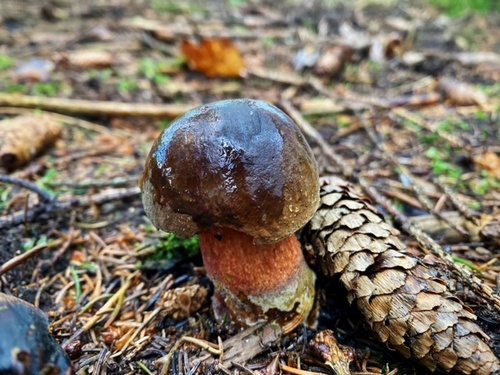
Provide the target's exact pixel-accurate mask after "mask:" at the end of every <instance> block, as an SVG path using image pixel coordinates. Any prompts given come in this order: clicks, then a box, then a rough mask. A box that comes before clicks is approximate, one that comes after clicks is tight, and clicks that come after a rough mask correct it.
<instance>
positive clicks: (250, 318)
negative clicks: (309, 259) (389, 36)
mask: <svg viewBox="0 0 500 375" xmlns="http://www.w3.org/2000/svg"><path fill="white" fill-rule="evenodd" d="M139 184H140V187H141V190H142V193H143V203H144V209H145V212H146V214H147V216H148V217H149V218H150V220H151V222H152V223H153V224H154V225H155V226H156V227H157V228H159V229H161V230H164V231H168V232H173V233H175V234H177V235H178V236H180V237H184V238H186V237H190V236H193V235H195V234H199V237H200V249H201V254H202V258H203V262H204V265H205V268H206V272H207V275H208V277H209V278H210V279H211V280H212V282H213V283H214V287H215V293H214V299H213V300H214V302H215V303H214V307H215V309H214V310H215V313H216V317H218V318H219V319H222V318H223V315H224V314H225V313H226V312H228V313H229V315H230V316H231V318H232V319H233V320H234V321H235V322H236V323H239V324H241V325H245V326H250V325H254V324H256V323H258V322H260V321H275V322H277V323H278V324H280V325H281V327H282V329H283V330H284V331H285V332H289V331H291V330H293V329H294V328H295V327H296V326H297V325H299V324H300V323H302V322H303V321H304V320H305V318H306V317H307V316H308V314H309V312H310V310H311V308H312V306H313V301H314V290H315V289H314V283H315V275H314V273H313V271H312V270H311V269H310V268H309V267H308V265H307V263H306V262H305V259H304V256H303V252H302V248H301V245H300V242H299V241H298V239H297V237H296V235H295V232H297V231H298V230H300V229H301V228H302V227H303V226H304V225H305V224H306V223H307V222H308V221H309V220H310V218H311V217H312V216H313V214H314V213H315V212H316V209H317V208H318V206H319V178H318V170H317V165H316V162H315V159H314V156H313V154H312V152H311V149H310V147H309V145H308V144H307V142H306V140H305V139H304V137H303V135H302V134H301V133H300V130H299V129H298V127H297V126H296V124H295V123H294V122H293V121H292V120H291V119H290V118H289V117H288V116H287V115H286V114H285V113H283V112H282V111H281V110H279V109H278V108H276V107H275V106H273V105H271V104H269V103H266V102H263V101H259V100H250V99H235V100H223V101H218V102H215V103H211V104H207V105H203V106H201V107H198V108H196V109H193V110H191V111H189V112H187V113H186V114H185V115H183V116H181V117H179V118H178V119H176V120H175V121H174V122H173V123H172V124H171V126H170V127H169V128H168V129H166V130H164V131H163V133H162V134H161V135H160V136H159V137H158V139H156V141H155V142H154V144H153V146H152V149H151V151H150V153H149V156H148V158H147V161H146V165H145V169H144V172H143V174H142V176H141V179H140V181H139Z"/></svg>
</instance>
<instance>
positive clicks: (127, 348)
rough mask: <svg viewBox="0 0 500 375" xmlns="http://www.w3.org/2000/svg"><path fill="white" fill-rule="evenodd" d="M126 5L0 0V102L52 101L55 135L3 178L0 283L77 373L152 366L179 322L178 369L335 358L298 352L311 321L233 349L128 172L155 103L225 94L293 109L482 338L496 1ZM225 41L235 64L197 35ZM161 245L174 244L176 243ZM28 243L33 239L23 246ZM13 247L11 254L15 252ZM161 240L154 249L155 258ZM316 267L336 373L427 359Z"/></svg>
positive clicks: (494, 151) (191, 263)
mask: <svg viewBox="0 0 500 375" xmlns="http://www.w3.org/2000/svg"><path fill="white" fill-rule="evenodd" d="M16 4H17V3H16ZM137 6H138V5H137V4H128V6H125V5H121V6H120V5H115V6H106V5H101V6H98V5H94V6H92V7H90V6H89V7H88V8H85V7H83V8H82V9H78V10H76V9H70V8H65V7H61V8H51V7H45V8H44V9H43V11H40V9H38V8H37V7H30V6H27V7H24V8H23V9H22V13H21V11H20V9H19V8H16V6H14V5H12V6H10V7H8V8H7V9H6V11H4V9H2V12H1V14H2V16H3V17H4V19H3V21H4V23H5V24H6V25H7V26H9V28H8V29H7V30H8V32H5V33H4V34H2V35H1V36H0V37H1V38H2V44H3V47H2V48H3V49H2V54H3V56H4V55H5V56H9V57H10V58H12V59H13V60H14V61H13V62H12V63H11V64H10V66H9V64H8V62H7V63H6V64H5V65H6V67H5V68H3V70H2V71H1V72H0V74H2V83H1V86H2V92H4V93H5V94H2V96H1V97H0V102H1V103H2V107H1V109H2V113H3V114H4V115H5V117H13V116H17V115H28V116H34V117H35V119H36V116H38V115H39V112H40V109H41V110H46V111H49V112H50V111H56V112H59V113H63V114H64V115H65V117H64V116H61V115H57V116H56V115H54V118H55V119H56V120H55V121H60V122H61V123H62V124H64V132H63V135H62V137H61V138H59V139H58V140H57V141H56V142H55V145H54V146H53V147H52V148H50V149H48V150H46V151H45V152H44V153H43V154H42V155H41V156H40V157H38V158H36V159H32V160H31V161H30V162H29V164H27V165H26V166H25V167H22V168H21V169H18V170H16V171H14V172H13V173H11V174H10V175H9V176H8V177H10V179H6V180H5V183H4V184H2V185H1V187H2V203H1V204H2V211H3V212H2V217H1V222H0V226H1V228H2V237H3V238H4V239H5V240H4V241H3V243H4V245H3V250H4V251H2V263H3V266H2V279H1V282H2V291H3V292H6V293H12V294H14V295H16V296H19V297H21V298H23V299H26V300H28V301H30V302H33V303H35V304H36V305H38V306H40V307H41V308H42V309H43V310H44V311H46V312H47V313H48V314H49V318H50V321H51V330H52V332H53V333H54V335H55V336H56V338H57V339H58V340H59V341H60V342H62V343H63V345H64V346H65V348H66V350H67V351H68V353H69V354H70V356H71V358H72V360H73V363H74V365H75V366H76V368H79V371H81V373H85V372H92V373H98V372H100V371H103V370H104V369H105V370H106V371H107V372H112V373H118V372H120V373H134V372H138V371H141V370H143V371H147V369H149V370H150V371H152V372H159V371H161V368H162V367H164V362H165V360H166V357H165V356H166V355H167V354H168V353H169V352H170V349H171V348H172V347H173V346H174V345H175V344H176V342H178V340H179V339H180V338H181V337H183V336H189V337H190V338H191V339H189V340H186V339H184V341H180V342H178V344H177V345H175V348H176V349H177V350H176V351H174V352H172V353H170V354H171V357H169V358H170V360H171V365H172V366H171V367H172V368H173V369H174V370H175V371H177V372H179V373H189V372H190V371H191V370H192V371H193V372H195V371H200V372H202V371H204V372H205V373H213V372H217V371H218V372H224V369H225V368H229V367H231V366H232V368H231V370H230V371H237V372H241V373H244V372H248V371H249V370H252V371H256V372H258V373H275V372H277V371H278V370H279V369H280V368H281V369H282V370H283V371H289V372H293V371H295V372H297V371H298V372H297V373H306V372H301V371H310V372H316V373H318V372H319V373H321V372H323V373H325V372H326V373H328V372H329V371H332V367H331V365H328V362H329V361H328V360H327V359H326V358H327V357H328V356H326V355H324V352H321V351H318V350H315V348H317V347H318V346H320V345H319V344H318V341H313V342H311V343H310V341H311V340H312V339H313V338H314V331H312V330H305V329H301V330H298V331H297V332H295V334H293V335H289V336H286V337H284V338H280V336H279V332H277V333H276V335H277V336H276V337H275V334H274V333H273V332H275V331H274V330H271V331H269V329H267V331H266V329H264V328H260V329H261V330H264V331H265V332H267V334H266V335H263V334H262V333H260V334H259V336H257V337H258V338H262V337H265V339H264V340H262V339H259V340H256V341H255V345H254V347H255V346H256V347H260V342H262V341H264V342H266V343H267V345H268V346H266V348H268V349H266V350H265V351H264V352H263V353H261V354H260V355H257V354H254V353H252V355H251V356H250V357H249V358H245V357H244V356H241V352H245V351H246V350H242V349H241V346H239V345H241V341H240V342H238V340H234V339H235V338H238V336H235V335H236V334H237V332H238V330H237V329H236V328H235V327H232V326H230V325H223V326H219V325H217V324H216V323H215V322H214V321H213V320H212V319H211V316H210V309H209V307H210V302H209V295H210V293H211V285H210V283H209V282H208V281H207V279H206V278H205V276H204V272H203V268H202V264H201V261H200V259H199V257H198V256H197V255H196V244H195V243H194V244H193V243H180V244H178V243H176V241H175V240H173V239H172V238H171V237H169V236H168V235H166V234H163V233H160V232H156V231H155V230H154V229H153V228H152V227H151V225H149V224H148V222H147V220H146V219H145V218H144V216H143V211H142V205H141V202H140V198H139V192H138V189H137V187H136V179H137V177H138V176H139V174H140V172H141V170H142V166H143V163H144V160H145V155H146V153H147V151H148V149H149V147H150V145H151V143H152V141H153V139H154V138H155V137H156V136H157V135H158V134H159V129H160V128H161V127H162V126H163V127H164V126H167V124H168V121H165V120H169V119H170V118H171V116H169V115H168V113H176V114H180V113H183V112H184V111H185V110H186V109H187V108H189V107H192V106H196V105H199V104H201V103H206V102H210V101H214V100H218V99H224V98H236V97H253V98H258V99H263V100H268V101H270V102H273V103H275V104H277V105H279V106H281V107H282V108H283V109H285V110H286V111H287V112H288V113H289V115H291V116H292V117H293V118H294V120H296V121H298V122H300V121H301V120H303V124H302V125H304V126H305V127H304V128H303V131H304V132H305V133H306V135H307V136H308V137H309V138H308V139H309V140H310V142H311V144H312V145H313V147H314V150H315V152H316V156H317V159H318V161H319V164H320V166H321V173H322V174H323V175H331V174H336V175H343V176H344V177H345V178H347V179H349V180H351V182H353V183H354V184H355V185H357V186H358V187H359V186H361V187H362V188H363V189H364V191H365V193H366V194H368V195H369V196H370V198H371V200H372V201H373V202H374V203H375V204H376V205H377V207H378V209H379V210H380V212H381V213H382V214H384V215H386V216H387V217H388V218H389V217H392V218H393V219H394V224H395V225H396V227H397V228H399V229H400V230H401V233H400V235H401V239H403V240H404V241H405V242H406V243H407V244H408V247H409V251H410V252H411V253H412V254H414V255H418V256H421V257H423V259H424V261H425V262H426V263H428V264H431V265H432V266H433V267H434V268H433V269H435V270H436V272H437V273H438V274H439V276H440V277H441V278H443V279H444V280H445V281H446V283H447V284H448V285H449V287H450V289H451V291H452V293H454V294H455V295H456V296H457V297H459V298H461V299H463V300H464V301H465V302H466V303H467V304H468V305H469V306H470V307H471V309H472V310H473V311H474V312H475V313H476V314H477V315H478V317H479V319H478V323H479V325H480V326H481V327H482V328H483V330H484V331H485V332H486V333H487V334H488V335H489V336H490V337H491V346H492V348H493V350H494V351H495V352H496V354H497V356H498V355H499V352H498V340H499V337H498V333H497V332H498V331H499V327H498V321H499V319H498V300H495V297H494V296H495V291H497V290H498V283H499V278H498V260H497V252H498V233H499V229H498V228H499V224H498V223H499V218H498V215H499V214H498V207H499V205H500V204H499V201H500V197H499V192H498V191H499V188H498V178H497V177H495V176H498V168H499V167H498V155H499V151H500V150H499V148H498V141H497V140H498V138H499V134H498V132H499V127H498V99H497V97H498V90H499V88H498V84H497V83H496V82H497V81H498V77H499V74H500V73H499V69H500V68H499V63H498V59H499V58H498V55H496V54H495V53H493V52H489V51H495V50H497V49H498V48H496V49H495V47H498V45H495V43H498V42H497V40H498V34H499V28H498V21H496V22H497V23H496V24H495V18H494V17H492V18H488V17H479V16H471V17H470V18H466V19H452V20H449V19H446V18H444V19H443V16H442V15H439V14H438V13H436V12H434V11H432V9H430V8H429V7H428V6H426V5H419V6H416V5H411V6H410V5H408V4H405V6H404V7H403V6H401V5H400V6H395V7H392V8H390V7H388V8H386V7H382V6H375V5H370V6H365V7H361V6H359V7H357V8H356V10H355V11H353V9H352V8H351V7H349V6H337V7H332V8H331V9H329V10H325V9H321V7H320V6H319V5H316V6H315V7H312V8H307V9H304V7H302V8H300V7H298V8H294V7H291V8H287V9H286V10H279V9H275V8H270V7H266V6H265V5H264V4H259V5H255V6H247V7H240V8H238V7H227V8H224V9H223V11H221V9H218V11H217V12H215V13H214V12H210V11H209V10H205V11H204V12H196V11H194V10H193V9H184V10H182V9H180V11H178V12H176V13H172V9H170V12H166V11H165V12H160V11H158V10H157V11H151V10H148V9H142V10H141V11H140V12H138V11H137V9H136V8H134V7H137ZM2 7H4V5H3V4H2ZM424 11H425V12H424ZM26 12H28V13H30V14H32V17H30V18H27V17H26ZM137 14H140V15H141V16H140V17H137ZM322 16H324V17H322ZM66 17H69V18H68V20H69V19H71V20H78V22H71V23H69V22H68V20H66V19H65V18H66ZM61 30H64V32H62V31H61ZM257 30H258V31H259V33H257V32H256V31H257ZM484 30H488V32H485V31H484ZM438 31H439V32H438ZM257 35H258V36H257ZM219 40H221V42H219ZM228 41H230V42H231V45H234V47H233V48H235V50H236V51H239V52H240V53H241V55H242V57H243V61H244V63H245V66H244V67H242V66H239V67H238V66H236V67H235V64H238V63H237V62H236V63H235V61H240V60H234V59H232V60H230V62H229V63H228V62H227V61H225V60H224V59H222V58H221V57H220V55H217V54H216V53H215V52H214V51H217V50H220V47H219V46H220V45H225V46H227V43H229V42H228ZM28 43H30V44H28ZM182 43H190V44H189V45H190V46H196V45H198V46H205V49H206V50H210V52H209V53H208V54H205V55H203V52H199V53H198V54H197V55H196V56H200V55H202V58H203V59H207V58H209V57H208V56H212V55H213V56H218V57H217V59H221V60H222V62H221V61H220V60H217V61H218V62H217V63H215V62H214V64H217V67H218V68H219V69H221V70H222V71H226V70H227V69H225V65H226V64H228V65H229V70H230V71H232V72H235V71H236V72H237V75H239V76H243V77H237V78H218V77H212V76H214V75H215V76H217V75H218V74H214V72H207V71H203V69H199V70H201V71H202V72H193V71H192V70H190V69H189V68H188V66H189V67H190V68H191V69H196V68H197V66H198V67H199V66H200V64H195V63H194V62H193V61H191V62H190V61H188V63H187V64H186V61H185V58H183V51H182V48H181V46H182ZM207 46H209V47H207ZM96 51H97V52H99V53H97V52H96ZM102 51H106V52H107V54H106V53H103V52H102ZM472 51H474V52H472ZM477 51H479V52H477ZM184 53H186V52H185V51H184ZM231 55H232V56H234V54H231ZM187 58H188V59H190V58H192V57H191V56H190V55H189V54H187ZM194 58H196V57H194ZM35 59H38V60H35ZM2 60H7V58H5V59H2ZM33 60H35V61H34V62H33ZM28 63H30V65H27V67H28V68H29V69H27V68H26V65H25V64H28ZM22 65H24V69H21V67H22ZM186 65H188V66H186ZM236 68H238V69H236ZM27 72H28V73H27ZM205 74H206V75H209V76H210V78H207V77H206V76H205ZM222 75H223V76H224V74H222ZM16 91H17V92H21V93H22V94H25V95H28V96H18V95H13V94H12V93H13V92H16ZM32 96H38V97H39V98H37V99H36V100H32ZM50 97H53V98H65V99H74V100H84V101H83V102H82V101H80V102H75V101H70V100H67V101H66V102H65V101H64V100H57V99H56V100H53V99H52V98H50ZM50 99H52V101H50ZM90 101H91V102H90ZM109 102H125V103H134V104H133V105H132V104H131V105H130V106H127V107H120V106H118V105H113V103H109ZM54 103H55V104H54ZM151 103H153V104H160V103H161V104H164V105H166V106H167V107H166V108H165V107H163V106H162V107H154V108H153V109H151V107H148V106H149V105H150V104H151ZM53 105H55V107H54V106H53ZM26 107H27V108H33V107H37V108H40V109H39V110H36V111H33V110H31V109H27V108H26ZM144 108H147V109H148V108H149V109H148V110H144ZM167 109H168V110H170V111H173V112H166V111H167ZM175 109H177V110H178V111H177V112H175ZM114 110H116V111H115V112H114ZM159 113H160V115H158V114H159ZM134 114H136V115H137V116H133V115H134ZM69 116H71V117H69ZM162 116H163V117H162ZM166 117H169V118H168V119H166ZM162 120H163V121H162ZM34 121H36V120H34ZM308 125H312V126H314V129H316V131H318V132H319V133H316V132H314V131H311V128H308V127H307V126H308ZM308 131H309V132H308ZM318 134H319V135H320V137H319V136H318ZM325 144H326V146H327V147H325ZM0 152H1V150H0ZM20 181H22V182H26V181H27V182H28V183H29V182H31V183H33V184H32V185H30V184H22V183H19V182H20ZM46 194H50V196H53V197H55V198H56V199H49V198H47V195H46ZM384 198H388V199H389V201H386V200H384ZM443 218H444V219H445V220H443ZM448 218H449V219H448ZM423 219H425V220H426V221H424V220H423ZM414 222H425V223H426V226H425V229H426V232H427V233H428V234H429V235H430V236H431V237H432V238H434V239H435V240H436V241H437V244H435V243H429V242H428V241H427V237H425V236H421V235H419V234H418V232H416V231H415V229H414V227H413V226H412V223H414ZM443 227H444V228H445V229H442V228H443ZM408 233H411V234H412V236H408ZM435 245H437V247H436V246H435ZM176 246H179V247H186V248H188V249H191V251H190V252H188V253H187V254H186V253H184V255H179V254H182V253H179V251H178V249H176ZM37 247H38V250H37ZM40 247H42V249H41V250H40ZM30 249H31V250H35V251H33V252H32V253H33V254H36V256H34V257H31V258H30V257H29V250H30ZM25 250H27V251H28V256H25V258H23V259H21V260H20V261H18V262H17V263H16V262H13V260H16V258H15V256H16V255H19V254H20V253H22V252H23V251H25ZM160 250H164V251H165V252H168V253H169V254H171V255H170V257H169V256H163V257H161V256H155V254H157V253H158V252H159V251H160ZM440 257H441V258H440ZM13 258H14V259H13ZM17 260H19V259H17ZM450 262H453V264H452V266H451V267H450ZM6 265H7V266H8V267H5V266H6ZM447 267H448V268H447ZM464 267H465V270H463V272H460V271H457V269H459V270H460V269H461V268H464ZM463 275H466V277H464V276H463ZM470 275H473V277H469V276H470ZM471 281H472V282H471ZM481 283H482V284H481ZM327 284H328V288H325V289H324V290H322V291H321V295H322V296H323V298H322V299H323V301H322V302H323V306H322V307H321V308H320V309H319V315H320V327H321V328H330V329H332V328H333V329H334V330H335V334H336V335H337V338H338V339H339V341H340V343H341V344H342V345H345V347H343V348H344V351H346V352H347V353H349V354H351V355H352V358H353V362H352V365H351V369H352V370H353V372H365V373H366V372H368V373H380V372H381V371H385V372H390V371H392V373H396V372H399V373H414V372H415V371H416V372H417V373H425V370H423V369H422V368H421V367H416V365H415V363H412V362H409V361H407V360H405V359H404V358H403V357H402V356H398V355H396V354H394V353H393V352H391V351H387V350H384V347H383V346H382V345H381V344H379V343H378V342H377V340H376V339H375V336H368V335H369V330H368V328H367V327H366V325H363V323H362V322H361V316H360V315H359V313H358V312H357V311H356V309H355V308H354V307H353V306H351V307H349V306H347V303H346V302H345V300H346V293H345V292H344V291H343V289H342V288H341V287H340V286H339V284H338V283H335V282H334V281H332V280H329V281H328V282H327ZM497 298H498V297H497ZM270 332H271V333H270ZM250 336H251V334H250ZM231 337H233V339H232V340H233V341H232V342H231V341H228V340H231ZM243 337H244V336H243ZM251 337H255V336H251ZM327 337H328V336H327ZM70 338H72V340H69V339H70ZM242 340H244V339H242ZM316 340H320V341H321V340H323V341H321V342H325V341H326V342H329V343H331V342H332V341H334V339H327V340H325V339H324V338H321V339H318V338H316ZM221 342H222V345H220V344H221ZM221 347H222V349H223V350H222V353H221V350H220V349H221ZM210 348H212V349H210ZM231 348H233V353H234V351H236V352H237V353H239V354H240V356H236V357H231V356H229V358H237V360H235V361H233V362H235V363H234V364H233V363H232V362H231V361H229V362H228V361H225V357H226V358H227V354H228V352H230V350H231ZM234 348H236V349H234ZM203 349H204V350H203ZM333 351H334V350H333V349H332V352H333ZM319 353H322V354H319ZM232 355H236V354H232ZM330 357H331V356H330ZM160 358H163V359H162V360H161V363H158V360H159V359H160ZM219 360H220V361H221V363H222V364H223V366H220V365H219V367H217V363H218V362H217V361H219ZM248 360H250V362H247V361H248ZM325 363H326V364H325ZM330 363H331V361H330ZM293 369H295V370H293ZM299 369H301V370H299Z"/></svg>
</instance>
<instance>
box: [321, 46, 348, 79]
mask: <svg viewBox="0 0 500 375" xmlns="http://www.w3.org/2000/svg"><path fill="white" fill-rule="evenodd" d="M345 60H346V54H345V48H344V47H342V46H331V47H329V48H326V49H324V50H323V51H322V52H321V56H320V57H319V59H318V61H317V63H316V66H315V67H314V71H315V72H316V73H317V74H326V75H328V76H335V75H336V74H337V73H339V72H340V71H341V70H342V68H343V67H344V63H345Z"/></svg>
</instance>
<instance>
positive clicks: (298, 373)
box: [280, 363, 322, 375]
mask: <svg viewBox="0 0 500 375" xmlns="http://www.w3.org/2000/svg"><path fill="white" fill-rule="evenodd" d="M280 368H281V369H282V370H283V371H287V372H289V373H290V374H295V375H322V374H321V373H320V372H312V371H307V370H301V369H298V368H295V367H291V366H287V365H284V364H282V363H280Z"/></svg>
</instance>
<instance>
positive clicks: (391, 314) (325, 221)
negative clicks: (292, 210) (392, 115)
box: [303, 179, 500, 375]
mask: <svg viewBox="0 0 500 375" xmlns="http://www.w3.org/2000/svg"><path fill="white" fill-rule="evenodd" d="M303 236H304V238H303V240H304V241H305V243H306V249H308V250H307V251H308V252H309V258H310V261H311V263H313V264H314V266H315V267H316V268H317V269H318V270H319V272H322V273H323V274H325V275H329V276H340V281H341V282H342V284H343V285H344V286H345V287H346V289H347V292H348V299H349V302H354V301H356V303H357V306H358V308H359V309H360V311H361V313H362V314H363V316H364V317H365V319H366V322H367V323H368V324H369V325H370V327H371V328H372V330H373V332H374V333H375V335H377V336H378V338H379V339H380V340H381V341H382V342H383V343H387V344H389V346H390V347H392V348H394V349H396V350H397V351H399V352H400V353H401V354H403V355H404V356H405V357H406V358H412V359H415V360H417V361H418V362H419V363H421V364H422V365H424V366H426V367H427V368H428V369H429V370H431V371H435V370H437V369H439V370H442V371H445V372H454V373H458V374H474V375H480V374H481V375H483V374H484V375H487V374H492V373H495V372H497V371H499V370H500V365H499V361H498V359H497V357H496V356H495V355H494V354H493V352H492V351H491V349H490V347H489V346H488V344H487V342H488V340H489V338H488V336H487V335H486V334H485V333H484V332H483V330H482V329H481V328H480V327H479V326H478V325H477V324H476V323H475V320H476V316H475V315H474V313H473V312H472V310H471V309H470V308H469V307H467V306H465V305H463V303H462V302H461V301H460V300H459V299H458V298H456V297H455V296H453V295H452V294H451V293H450V291H449V290H448V289H447V287H446V284H445V282H444V281H443V280H442V279H439V278H438V277H437V276H436V275H437V273H436V272H435V270H432V268H429V267H427V266H426V265H424V264H423V263H422V262H421V261H420V260H419V259H418V258H415V257H413V256H411V255H409V254H408V253H407V252H406V248H405V245H404V244H403V243H402V242H401V241H400V240H399V239H398V238H397V237H396V235H395V234H394V230H393V228H392V227H391V226H390V225H389V224H387V223H386V222H385V221H384V219H383V218H382V217H381V216H380V215H379V214H378V213H377V211H376V210H375V208H374V207H372V206H371V205H370V204H369V203H368V202H367V201H366V200H365V199H363V198H362V196H360V195H359V194H358V193H356V192H355V191H354V190H353V188H352V187H351V186H349V184H347V183H346V182H344V181H342V180H337V179H335V180H333V179H329V180H324V181H323V184H322V188H321V206H320V208H319V209H318V211H317V212H316V214H315V216H314V217H313V218H312V220H311V221H310V222H309V224H308V226H307V227H306V228H305V230H304V232H303Z"/></svg>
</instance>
